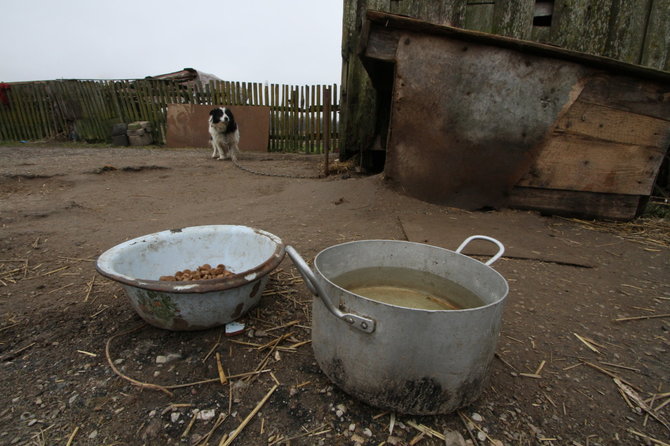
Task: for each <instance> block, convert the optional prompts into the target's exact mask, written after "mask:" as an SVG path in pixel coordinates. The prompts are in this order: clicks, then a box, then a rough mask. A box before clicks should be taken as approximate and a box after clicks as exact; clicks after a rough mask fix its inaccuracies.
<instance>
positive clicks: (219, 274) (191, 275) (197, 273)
mask: <svg viewBox="0 0 670 446" xmlns="http://www.w3.org/2000/svg"><path fill="white" fill-rule="evenodd" d="M233 275H234V273H232V272H231V271H229V270H227V269H226V267H225V266H224V265H221V264H219V265H217V266H216V268H212V266H211V265H210V264H209V263H205V264H204V265H202V266H199V267H198V268H197V269H196V270H194V271H191V270H190V269H185V270H183V271H177V272H176V273H175V274H174V276H161V277H160V279H159V280H162V281H166V282H188V281H191V280H210V279H225V278H227V277H231V276H233Z"/></svg>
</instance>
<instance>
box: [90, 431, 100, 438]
mask: <svg viewBox="0 0 670 446" xmlns="http://www.w3.org/2000/svg"><path fill="white" fill-rule="evenodd" d="M97 437H98V431H93V432H91V433H90V434H88V438H89V439H91V440H93V439H95V438H97Z"/></svg>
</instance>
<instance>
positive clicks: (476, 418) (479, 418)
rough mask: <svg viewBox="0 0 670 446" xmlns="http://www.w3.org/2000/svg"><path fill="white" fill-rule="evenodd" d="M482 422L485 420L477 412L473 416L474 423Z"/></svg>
mask: <svg viewBox="0 0 670 446" xmlns="http://www.w3.org/2000/svg"><path fill="white" fill-rule="evenodd" d="M482 420H484V419H483V418H482V416H481V415H479V414H478V413H477V412H475V413H473V414H472V421H476V422H477V423H481V422H482Z"/></svg>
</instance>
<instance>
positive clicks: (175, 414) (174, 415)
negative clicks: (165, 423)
mask: <svg viewBox="0 0 670 446" xmlns="http://www.w3.org/2000/svg"><path fill="white" fill-rule="evenodd" d="M179 417H181V414H180V413H179V412H172V413H171V414H170V421H172V422H173V423H176V422H177V421H179Z"/></svg>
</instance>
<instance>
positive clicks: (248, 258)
mask: <svg viewBox="0 0 670 446" xmlns="http://www.w3.org/2000/svg"><path fill="white" fill-rule="evenodd" d="M282 246H283V245H282V243H281V240H280V239H279V238H278V237H276V236H274V235H272V234H270V233H267V232H265V231H260V230H257V229H253V228H249V227H246V226H232V225H212V226H194V227H190V228H183V229H179V230H169V231H162V232H158V233H155V234H149V235H145V236H142V237H138V238H136V239H133V240H129V241H127V242H124V243H121V244H119V245H117V246H115V247H113V248H111V249H109V250H108V251H106V252H105V253H103V254H102V255H101V256H100V258H99V259H98V268H99V270H100V271H101V272H103V273H104V274H108V275H111V276H120V277H124V278H127V279H143V280H158V279H159V277H160V276H163V275H174V274H175V273H176V272H177V271H182V270H184V269H187V268H188V269H191V270H194V269H197V268H198V267H199V266H201V265H203V264H205V263H209V264H210V265H211V266H212V267H215V266H217V265H218V264H223V265H225V266H226V268H227V269H228V270H229V271H231V272H233V273H235V274H239V273H243V272H247V271H252V270H254V269H257V268H259V267H260V266H261V265H262V264H264V263H265V262H267V261H268V260H269V259H271V258H272V257H273V256H274V255H278V251H279V250H281V247H282Z"/></svg>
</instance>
